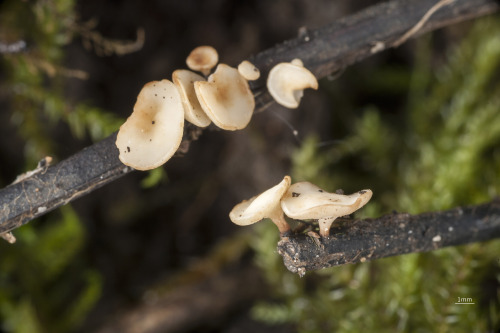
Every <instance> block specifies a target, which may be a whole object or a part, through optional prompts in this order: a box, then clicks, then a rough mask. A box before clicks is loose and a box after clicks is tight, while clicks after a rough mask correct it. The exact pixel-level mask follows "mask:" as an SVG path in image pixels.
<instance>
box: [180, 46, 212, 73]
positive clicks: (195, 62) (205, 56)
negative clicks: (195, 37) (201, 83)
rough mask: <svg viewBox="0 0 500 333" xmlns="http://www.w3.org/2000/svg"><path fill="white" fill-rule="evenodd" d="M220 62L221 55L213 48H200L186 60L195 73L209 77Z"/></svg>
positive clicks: (192, 52)
mask: <svg viewBox="0 0 500 333" xmlns="http://www.w3.org/2000/svg"><path fill="white" fill-rule="evenodd" d="M217 62H219V54H218V53H217V50H215V49H214V48H213V47H211V46H198V47H197V48H195V49H194V50H193V51H191V53H190V54H189V55H188V57H187V58H186V65H187V66H188V68H189V69H192V70H193V71H198V72H201V73H203V75H205V76H207V75H208V74H210V71H211V70H212V68H214V67H215V65H217Z"/></svg>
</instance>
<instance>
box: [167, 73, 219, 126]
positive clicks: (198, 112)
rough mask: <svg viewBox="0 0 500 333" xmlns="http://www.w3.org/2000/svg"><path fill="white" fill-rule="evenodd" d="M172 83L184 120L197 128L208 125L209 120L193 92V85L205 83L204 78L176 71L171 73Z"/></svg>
mask: <svg viewBox="0 0 500 333" xmlns="http://www.w3.org/2000/svg"><path fill="white" fill-rule="evenodd" d="M172 81H173V82H174V84H175V85H176V86H177V88H178V89H179V94H180V95H181V100H182V105H183V106H184V117H185V118H186V120H187V121H189V122H190V123H192V124H194V125H196V126H198V127H207V126H208V125H210V123H211V121H210V118H208V117H207V115H206V114H205V111H203V109H202V107H201V105H200V102H199V101H198V97H196V92H195V91H194V83H195V82H196V81H206V80H205V78H204V77H203V76H201V75H198V74H196V73H193V72H191V71H188V70H187V69H178V70H176V71H174V72H173V73H172Z"/></svg>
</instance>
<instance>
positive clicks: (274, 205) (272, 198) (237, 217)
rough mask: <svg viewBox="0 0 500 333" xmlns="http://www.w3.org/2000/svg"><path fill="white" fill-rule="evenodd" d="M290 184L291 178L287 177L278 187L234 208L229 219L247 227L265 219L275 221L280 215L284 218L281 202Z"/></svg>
mask: <svg viewBox="0 0 500 333" xmlns="http://www.w3.org/2000/svg"><path fill="white" fill-rule="evenodd" d="M290 183H291V179H290V176H285V177H284V178H283V180H282V181H281V182H280V183H279V184H278V185H275V186H273V187H271V188H270V189H268V190H267V191H265V192H263V193H261V194H259V195H256V196H254V197H252V198H251V199H249V200H244V201H242V202H241V203H239V204H237V205H236V206H234V208H233V210H231V212H230V213H229V218H230V219H231V221H233V223H235V224H237V225H242V226H245V225H250V224H254V223H256V222H259V221H260V220H262V219H264V218H271V219H273V218H275V217H276V216H278V215H281V216H283V211H282V210H281V206H280V200H281V197H282V196H283V195H284V194H285V192H286V191H287V190H288V188H289V187H290ZM285 223H286V222H285Z"/></svg>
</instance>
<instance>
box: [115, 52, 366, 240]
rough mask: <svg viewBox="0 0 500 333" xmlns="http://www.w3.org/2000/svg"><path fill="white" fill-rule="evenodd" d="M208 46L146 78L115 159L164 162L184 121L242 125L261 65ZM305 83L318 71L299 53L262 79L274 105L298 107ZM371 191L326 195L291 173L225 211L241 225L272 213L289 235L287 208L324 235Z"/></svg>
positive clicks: (310, 84)
mask: <svg viewBox="0 0 500 333" xmlns="http://www.w3.org/2000/svg"><path fill="white" fill-rule="evenodd" d="M218 61H219V56H218V54H217V51H216V50H215V49H214V48H213V47H211V46H199V47H197V48H195V49H194V50H193V51H192V52H191V53H190V54H189V56H188V58H187V59H186V64H187V66H188V67H189V68H190V69H191V70H193V71H198V72H200V73H201V74H203V76H202V75H199V74H196V73H194V72H192V71H189V70H185V69H178V70H176V71H174V72H173V73H172V81H173V82H172V81H169V80H161V81H153V82H149V83H147V84H146V85H144V87H143V88H142V90H141V91H140V93H139V95H138V96H137V102H136V103H135V105H134V111H133V112H132V115H130V117H129V118H128V119H127V121H126V122H125V123H124V124H123V125H122V126H121V127H120V130H119V132H118V136H117V138H116V146H117V148H118V150H119V152H120V155H119V158H120V161H122V163H123V164H125V165H127V166H130V167H132V168H134V169H137V170H150V169H154V168H157V167H159V166H161V165H162V164H164V163H165V162H167V161H168V160H169V159H170V158H171V157H172V156H173V155H174V153H175V152H176V151H177V149H178V148H179V146H180V144H181V141H182V134H183V131H184V120H187V121H189V122H190V123H192V124H194V125H196V126H199V127H207V126H208V125H210V123H212V122H213V123H214V124H215V125H216V126H218V127H220V128H222V129H224V130H230V131H235V130H240V129H243V128H245V127H246V126H247V125H248V123H249V122H250V118H251V117H252V114H253V112H254V109H255V100H254V96H253V94H252V91H251V90H250V87H249V85H248V81H252V80H257V79H258V78H259V77H260V71H259V69H258V68H256V67H255V66H254V65H253V64H252V63H250V62H249V61H246V60H245V61H243V62H242V63H241V64H239V66H238V68H237V69H236V68H232V67H230V66H228V65H226V64H219V65H218V66H217V68H216V69H215V71H214V72H213V73H212V74H210V73H211V71H212V69H213V68H214V67H215V66H216V65H217V62H218ZM306 88H312V89H318V81H317V80H316V77H315V76H314V75H313V74H312V73H311V72H310V71H309V70H307V69H306V68H305V67H304V65H303V63H302V61H301V60H300V59H294V60H292V61H291V62H289V63H279V64H277V65H276V66H274V67H273V68H272V69H271V71H270V72H269V75H268V77H267V89H268V90H269V93H270V94H271V96H272V97H273V98H274V99H275V101H276V102H277V103H278V104H281V105H283V106H285V107H287V108H290V109H293V108H297V107H298V106H299V103H300V99H301V98H302V95H303V90H304V89H306ZM371 196H372V192H371V191H370V190H363V191H359V192H357V193H354V194H351V195H342V194H337V193H328V192H325V191H323V190H322V189H320V188H319V187H317V186H316V185H313V184H311V183H308V182H301V183H296V184H294V185H291V180H290V177H289V176H285V178H284V179H283V181H282V182H281V183H279V184H278V185H276V186H274V187H273V188H271V189H269V190H267V191H265V192H264V193H262V194H260V195H258V196H255V197H253V198H251V199H250V200H246V201H243V202H242V203H240V204H238V205H236V206H235V207H234V208H233V210H232V211H231V213H230V214H229V217H230V219H231V220H232V221H233V222H234V223H236V224H238V225H249V224H253V223H255V222H258V221H260V220H262V219H264V218H270V219H271V220H272V221H273V222H274V223H275V224H276V225H277V226H278V228H279V231H280V235H281V236H284V235H287V234H288V233H290V226H289V224H288V223H287V222H286V220H285V218H284V213H285V214H286V215H287V216H288V217H290V218H293V219H302V220H308V219H309V220H318V222H319V226H320V235H321V236H323V237H328V235H329V232H330V227H331V225H332V223H333V221H334V220H335V219H336V218H337V217H340V216H344V215H349V214H351V213H353V212H354V211H355V210H357V209H359V208H361V207H362V206H364V205H365V204H366V203H367V202H368V200H370V198H371Z"/></svg>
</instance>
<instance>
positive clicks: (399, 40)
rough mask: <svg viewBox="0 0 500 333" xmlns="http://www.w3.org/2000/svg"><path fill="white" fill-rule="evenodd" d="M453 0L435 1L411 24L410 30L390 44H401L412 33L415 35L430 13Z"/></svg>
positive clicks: (396, 45)
mask: <svg viewBox="0 0 500 333" xmlns="http://www.w3.org/2000/svg"><path fill="white" fill-rule="evenodd" d="M453 1H455V0H441V1H439V2H438V3H436V4H435V5H434V6H432V7H431V9H429V11H427V13H425V15H424V16H422V18H421V19H420V21H418V23H417V24H415V25H414V26H413V28H411V29H410V30H408V31H407V32H406V33H405V34H404V35H403V36H401V38H399V39H398V40H397V41H395V42H394V43H392V46H393V47H398V46H399V45H401V44H403V43H404V42H406V41H407V40H408V39H410V38H411V37H412V36H413V35H415V34H416V33H417V32H418V31H419V30H420V29H422V27H423V26H424V24H425V22H427V21H428V20H429V19H430V18H431V16H432V14H434V13H435V12H437V11H438V10H439V9H440V8H441V7H444V6H446V5H448V4H450V3H452V2H453Z"/></svg>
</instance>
